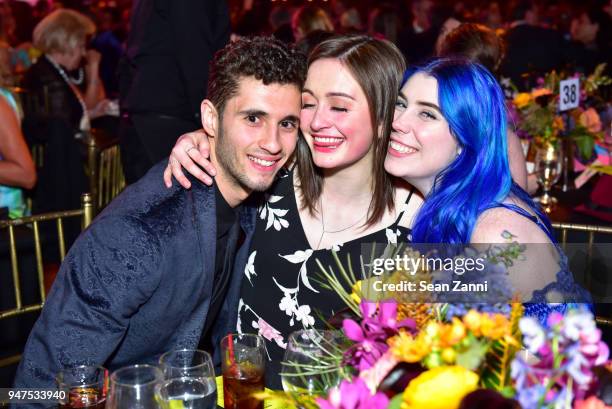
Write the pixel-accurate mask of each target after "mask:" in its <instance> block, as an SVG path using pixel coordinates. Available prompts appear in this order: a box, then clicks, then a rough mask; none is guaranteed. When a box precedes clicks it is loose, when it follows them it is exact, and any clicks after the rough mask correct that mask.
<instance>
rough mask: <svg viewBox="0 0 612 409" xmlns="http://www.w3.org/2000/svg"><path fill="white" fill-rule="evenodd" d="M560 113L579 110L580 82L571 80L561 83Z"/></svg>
mask: <svg viewBox="0 0 612 409" xmlns="http://www.w3.org/2000/svg"><path fill="white" fill-rule="evenodd" d="M559 91H560V92H559V111H567V110H568V109H573V108H577V107H578V104H579V103H580V80H579V79H578V78H570V79H569V80H563V81H560V82H559Z"/></svg>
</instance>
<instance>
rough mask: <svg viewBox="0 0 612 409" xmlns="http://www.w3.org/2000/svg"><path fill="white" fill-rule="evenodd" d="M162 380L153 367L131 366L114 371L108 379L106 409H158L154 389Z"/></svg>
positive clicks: (161, 374)
mask: <svg viewBox="0 0 612 409" xmlns="http://www.w3.org/2000/svg"><path fill="white" fill-rule="evenodd" d="M163 380H164V375H163V373H162V371H161V370H160V369H159V368H158V367H156V366H153V365H132V366H126V367H123V368H121V369H118V370H117V371H115V372H114V373H113V374H112V375H111V378H110V393H109V398H108V405H107V407H106V408H107V409H124V408H130V409H158V408H159V405H158V403H157V401H156V399H155V389H156V387H157V385H158V384H159V383H161V382H162V381H163Z"/></svg>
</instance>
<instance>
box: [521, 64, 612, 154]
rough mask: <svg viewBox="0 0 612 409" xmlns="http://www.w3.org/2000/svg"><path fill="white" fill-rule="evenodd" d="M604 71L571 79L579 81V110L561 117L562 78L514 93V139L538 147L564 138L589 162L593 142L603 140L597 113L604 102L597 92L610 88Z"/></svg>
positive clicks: (611, 81)
mask: <svg viewBox="0 0 612 409" xmlns="http://www.w3.org/2000/svg"><path fill="white" fill-rule="evenodd" d="M604 69H605V64H600V65H599V66H597V68H596V69H595V71H594V72H593V74H591V75H589V76H586V77H585V76H584V75H583V74H574V75H573V77H578V78H580V84H581V86H580V88H581V89H580V95H579V106H578V107H577V108H574V109H571V110H569V111H567V112H564V113H562V112H559V98H560V90H559V81H560V80H561V79H564V77H563V76H562V75H560V74H558V73H557V72H555V71H553V72H550V73H548V74H547V75H546V76H545V77H544V78H540V79H538V87H537V88H535V89H533V90H532V91H531V92H522V93H516V94H515V95H514V97H513V99H512V103H511V104H510V105H509V111H510V116H511V118H512V120H513V121H514V122H515V124H516V130H517V135H518V136H519V137H521V138H523V139H531V138H533V140H534V142H535V143H536V145H537V146H539V147H545V146H547V145H557V144H558V143H559V141H560V139H561V138H567V139H569V140H572V141H574V143H575V144H576V146H577V147H578V152H579V154H580V155H579V156H580V157H581V158H582V159H583V160H586V159H589V158H591V156H592V154H593V150H594V146H595V142H596V141H598V140H602V139H603V132H602V126H601V121H600V118H599V114H598V113H597V109H598V108H601V104H602V103H605V101H602V98H601V97H600V95H599V91H600V90H601V88H602V87H604V86H606V85H610V84H612V79H610V78H609V77H607V76H605V75H603V71H604Z"/></svg>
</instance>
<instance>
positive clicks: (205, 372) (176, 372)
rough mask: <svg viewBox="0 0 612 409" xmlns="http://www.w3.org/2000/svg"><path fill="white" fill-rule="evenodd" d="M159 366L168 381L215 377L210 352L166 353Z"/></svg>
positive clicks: (184, 350) (194, 350) (160, 359)
mask: <svg viewBox="0 0 612 409" xmlns="http://www.w3.org/2000/svg"><path fill="white" fill-rule="evenodd" d="M159 366H160V368H161V369H162V371H163V372H164V376H165V378H166V379H172V378H183V377H187V378H214V377H215V368H214V366H213V362H212V358H211V357H210V355H209V354H208V352H205V351H202V350H199V349H181V350H178V351H170V352H166V353H165V354H163V355H162V356H161V357H160V358H159Z"/></svg>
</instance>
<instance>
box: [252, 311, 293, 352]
mask: <svg viewBox="0 0 612 409" xmlns="http://www.w3.org/2000/svg"><path fill="white" fill-rule="evenodd" d="M253 326H254V327H255V328H258V329H259V335H261V336H262V337H264V338H265V339H267V340H268V341H274V342H276V345H278V346H279V347H281V348H287V344H286V343H285V342H284V341H283V336H282V335H281V333H280V332H279V331H278V330H277V329H275V328H273V327H272V326H271V325H270V324H268V323H267V322H266V321H264V320H262V319H261V318H260V319H259V321H257V323H253Z"/></svg>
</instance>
